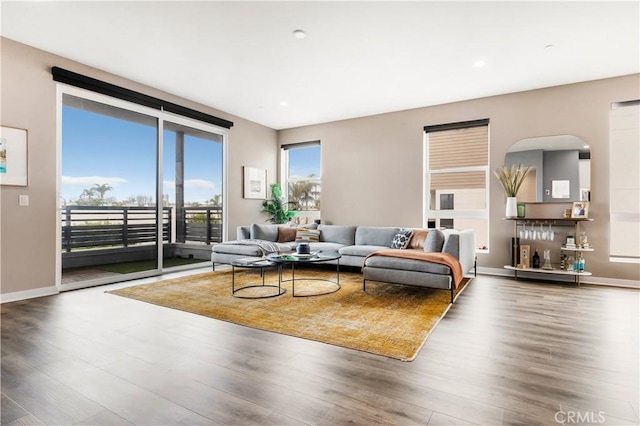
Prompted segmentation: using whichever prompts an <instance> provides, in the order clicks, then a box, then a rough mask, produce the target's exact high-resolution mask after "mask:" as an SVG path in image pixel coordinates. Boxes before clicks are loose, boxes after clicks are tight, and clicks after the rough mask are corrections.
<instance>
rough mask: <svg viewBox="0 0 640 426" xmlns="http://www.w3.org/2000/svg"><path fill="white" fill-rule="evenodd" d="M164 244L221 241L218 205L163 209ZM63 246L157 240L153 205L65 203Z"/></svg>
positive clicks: (74, 247) (106, 245)
mask: <svg viewBox="0 0 640 426" xmlns="http://www.w3.org/2000/svg"><path fill="white" fill-rule="evenodd" d="M161 220H162V241H163V242H165V243H173V242H178V243H184V242H199V243H205V244H210V243H212V242H213V243H215V242H221V241H222V208H221V207H185V208H183V209H182V212H181V214H176V213H175V208H174V207H164V208H163V209H162V219H161ZM61 226H62V241H61V244H62V249H63V250H64V251H65V252H71V251H72V250H80V249H91V248H111V247H113V248H115V247H130V246H134V245H142V244H153V243H155V241H156V233H157V230H156V208H155V207H135V206H67V207H64V208H62V223H61Z"/></svg>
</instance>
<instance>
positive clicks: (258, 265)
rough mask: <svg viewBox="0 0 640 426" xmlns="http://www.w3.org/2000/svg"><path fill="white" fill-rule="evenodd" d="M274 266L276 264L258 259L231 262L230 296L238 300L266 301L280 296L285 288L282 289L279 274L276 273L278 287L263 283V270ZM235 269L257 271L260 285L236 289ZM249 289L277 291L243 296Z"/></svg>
mask: <svg viewBox="0 0 640 426" xmlns="http://www.w3.org/2000/svg"><path fill="white" fill-rule="evenodd" d="M275 265H276V264H275V263H274V262H271V261H270V260H268V259H264V258H260V257H256V258H246V259H239V260H234V261H233V262H231V295H232V296H233V297H237V298H239V299H266V298H269V297H277V296H282V295H283V294H284V293H285V292H286V291H287V290H286V289H285V288H282V285H281V283H282V281H281V280H280V275H281V274H280V273H278V285H275V284H265V282H264V276H265V269H267V268H269V267H273V266H275ZM236 268H245V269H259V270H260V276H261V277H262V284H249V285H245V286H244V287H239V288H236ZM250 288H261V289H267V288H274V289H277V291H272V292H268V293H266V294H259V295H254V296H252V295H246V294H243V293H247V292H246V291H243V290H247V289H250Z"/></svg>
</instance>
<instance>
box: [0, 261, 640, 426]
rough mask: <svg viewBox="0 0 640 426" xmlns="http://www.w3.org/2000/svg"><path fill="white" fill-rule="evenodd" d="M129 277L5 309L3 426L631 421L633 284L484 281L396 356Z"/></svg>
mask: <svg viewBox="0 0 640 426" xmlns="http://www.w3.org/2000/svg"><path fill="white" fill-rule="evenodd" d="M182 274H184V273H182ZM143 281H144V282H148V281H150V280H143ZM124 285H131V283H123V284H117V285H109V286H102V287H96V288H91V289H85V290H77V291H72V292H66V293H62V294H60V295H57V296H52V297H45V298H39V299H32V300H27V301H21V302H14V303H8V304H4V305H2V307H1V312H2V316H1V320H2V322H1V326H2V349H1V351H2V376H1V379H2V400H1V402H2V407H1V408H2V424H3V425H11V424H15V425H18V424H46V425H63V424H93V425H112V424H118V425H121V424H140V425H145V424H149V425H150V424H153V425H187V424H188V425H198V424H228V425H235V424H243V425H244V424H256V425H293V424H302V425H304V424H309V425H344V424H363V425H372V424H397V425H468V424H480V425H554V424H559V423H558V422H557V421H556V420H560V421H561V420H563V419H569V420H571V419H573V422H570V421H568V422H566V424H608V425H634V424H635V425H637V424H638V423H639V417H638V416H639V403H638V400H639V387H640V384H639V374H638V368H639V367H638V365H639V359H638V352H639V341H638V331H639V330H638V328H639V325H638V323H639V318H640V317H639V294H640V292H638V291H637V290H629V289H619V288H606V287H597V286H584V285H583V286H582V287H580V288H576V287H572V286H562V285H559V284H543V283H529V282H515V281H513V280H511V279H503V278H497V277H488V276H479V277H477V278H476V279H475V280H474V281H473V282H472V283H471V284H470V285H469V286H468V287H467V289H466V290H465V291H464V292H463V293H462V294H461V295H460V296H459V297H458V299H457V301H456V303H455V304H454V305H453V306H452V308H451V309H450V311H449V312H448V314H447V315H446V316H445V318H444V319H443V320H442V321H441V322H440V323H439V324H438V326H437V327H436V329H435V331H434V332H433V333H432V335H431V336H430V337H429V339H428V340H427V342H426V344H425V346H424V347H423V348H422V350H421V352H420V354H419V356H418V358H417V359H416V360H415V361H413V362H408V363H405V362H400V361H396V360H392V359H387V358H383V357H379V356H375V355H370V354H366V353H361V352H357V351H353V350H348V349H343V348H339V347H334V346H329V345H324V344H321V343H316V342H311V341H306V340H302V339H297V338H293V337H288V336H282V335H278V334H274V333H268V332H262V331H258V330H253V329H249V328H245V327H242V326H237V325H233V324H229V323H224V322H220V321H216V320H213V319H209V318H204V317H199V316H196V315H192V314H188V313H184V312H180V311H175V310H171V309H167V308H161V307H157V306H153V305H149V304H146V303H142V302H138V301H134V300H131V299H126V298H123V297H118V296H114V295H109V294H105V293H104V292H105V290H108V289H113V288H116V287H122V286H124ZM285 297H287V296H285ZM558 413H559V414H558ZM572 413H573V414H572ZM567 416H573V417H567ZM578 416H579V417H578ZM577 420H580V422H578V421H577ZM603 421H604V423H603Z"/></svg>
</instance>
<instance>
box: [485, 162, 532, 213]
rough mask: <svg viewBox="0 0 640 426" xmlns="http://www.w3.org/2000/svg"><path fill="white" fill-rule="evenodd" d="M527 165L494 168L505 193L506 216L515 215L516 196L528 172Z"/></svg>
mask: <svg viewBox="0 0 640 426" xmlns="http://www.w3.org/2000/svg"><path fill="white" fill-rule="evenodd" d="M529 168H530V167H529V166H527V167H524V166H523V165H522V164H519V165H517V166H515V165H512V166H500V167H498V168H497V169H495V170H494V172H493V173H494V174H495V175H496V177H497V178H498V180H499V181H500V183H501V184H502V188H503V189H504V192H505V194H506V195H507V208H506V216H507V217H517V216H518V207H517V200H516V197H517V196H518V191H519V190H520V186H521V185H522V182H524V178H525V177H526V175H527V173H528V172H529Z"/></svg>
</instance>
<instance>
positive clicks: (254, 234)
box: [251, 223, 278, 242]
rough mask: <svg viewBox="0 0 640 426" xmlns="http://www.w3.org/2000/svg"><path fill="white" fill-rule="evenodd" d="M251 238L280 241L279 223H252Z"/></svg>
mask: <svg viewBox="0 0 640 426" xmlns="http://www.w3.org/2000/svg"><path fill="white" fill-rule="evenodd" d="M251 238H252V239H254V240H265V241H273V242H276V241H278V225H259V224H257V223H254V224H253V225H251Z"/></svg>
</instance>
